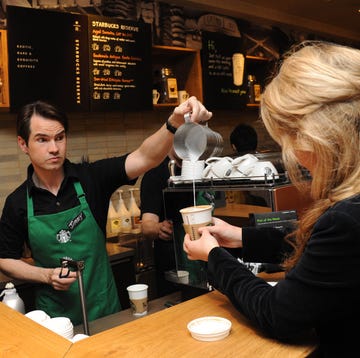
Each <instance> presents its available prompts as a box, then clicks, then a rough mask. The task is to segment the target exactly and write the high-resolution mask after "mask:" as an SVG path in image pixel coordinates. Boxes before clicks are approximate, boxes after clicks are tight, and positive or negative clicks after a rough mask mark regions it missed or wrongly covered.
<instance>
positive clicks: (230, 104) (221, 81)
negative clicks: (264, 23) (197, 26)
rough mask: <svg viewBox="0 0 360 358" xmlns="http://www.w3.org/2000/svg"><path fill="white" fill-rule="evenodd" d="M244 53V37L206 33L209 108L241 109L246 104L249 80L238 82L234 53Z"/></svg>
mask: <svg viewBox="0 0 360 358" xmlns="http://www.w3.org/2000/svg"><path fill="white" fill-rule="evenodd" d="M241 52H242V46H241V38H237V37H233V36H227V35H224V34H221V33H215V32H203V33H202V50H201V62H202V70H203V88H204V103H205V105H206V106H208V107H209V108H213V109H215V108H216V109H240V108H243V107H244V106H245V105H246V80H245V79H243V83H242V84H241V85H238V84H235V83H236V82H237V81H234V74H233V55H234V54H239V53H241ZM234 82H235V83H234Z"/></svg>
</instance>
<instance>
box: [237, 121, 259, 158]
mask: <svg viewBox="0 0 360 358" xmlns="http://www.w3.org/2000/svg"><path fill="white" fill-rule="evenodd" d="M230 144H231V148H232V149H233V150H234V152H235V153H236V154H237V155H239V156H241V155H244V154H248V153H255V152H256V148H257V144H258V137H257V133H256V131H255V129H254V128H253V127H251V126H249V125H248V124H239V125H237V126H236V127H235V128H234V129H233V131H232V132H231V133H230Z"/></svg>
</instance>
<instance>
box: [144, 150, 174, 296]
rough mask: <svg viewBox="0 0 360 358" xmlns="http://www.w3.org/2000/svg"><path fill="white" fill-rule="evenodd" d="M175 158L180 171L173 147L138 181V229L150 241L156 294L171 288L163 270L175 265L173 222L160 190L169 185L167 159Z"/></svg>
mask: <svg viewBox="0 0 360 358" xmlns="http://www.w3.org/2000/svg"><path fill="white" fill-rule="evenodd" d="M171 160H173V161H175V163H174V164H175V166H174V171H175V173H174V174H176V175H180V173H181V159H180V158H178V157H177V155H176V153H175V151H174V149H173V148H172V149H171V150H170V152H169V154H168V156H167V158H165V159H164V160H163V161H162V163H161V164H160V165H159V166H158V167H156V168H153V169H151V170H150V171H148V172H147V173H145V175H144V177H143V178H142V181H141V188H140V195H141V200H140V201H141V214H142V215H141V231H142V234H143V236H144V238H145V239H147V240H151V241H153V245H154V260H155V267H156V286H157V294H158V296H160V297H161V296H164V295H166V294H168V293H170V292H172V291H173V290H174V285H173V284H172V283H171V282H169V281H167V280H165V276H164V273H165V271H168V270H171V269H174V268H175V251H174V243H173V224H172V221H171V220H167V219H166V217H165V213H164V203H163V194H162V191H163V189H165V188H166V187H167V185H168V179H169V176H170V172H169V164H170V161H171Z"/></svg>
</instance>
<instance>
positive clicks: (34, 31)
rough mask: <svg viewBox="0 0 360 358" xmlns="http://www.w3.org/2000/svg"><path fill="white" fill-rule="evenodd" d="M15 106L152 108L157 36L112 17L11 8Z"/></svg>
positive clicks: (12, 103) (12, 101) (143, 26)
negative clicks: (154, 40) (41, 102)
mask: <svg viewBox="0 0 360 358" xmlns="http://www.w3.org/2000/svg"><path fill="white" fill-rule="evenodd" d="M7 15H8V20H7V21H8V53H9V82H10V106H11V109H12V110H16V109H18V108H19V107H20V106H22V105H24V104H26V103H28V102H31V101H34V100H38V99H43V100H49V101H51V102H54V103H56V104H58V105H60V106H61V107H62V108H64V109H65V110H68V111H88V110H98V111H102V110H125V109H146V108H151V105H152V99H151V83H152V73H151V30H150V27H149V26H148V25H146V24H143V23H137V22H130V21H126V20H116V19H112V18H107V17H100V16H90V15H83V14H75V13H67V12H61V11H51V10H42V9H41V10H40V9H32V8H22V7H14V6H9V7H7Z"/></svg>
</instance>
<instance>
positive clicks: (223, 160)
mask: <svg viewBox="0 0 360 358" xmlns="http://www.w3.org/2000/svg"><path fill="white" fill-rule="evenodd" d="M232 161H233V160H232V158H230V157H211V158H209V159H207V160H206V161H205V163H206V164H207V167H206V168H205V170H204V171H203V177H205V178H227V177H229V176H230V174H231V172H232Z"/></svg>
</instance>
